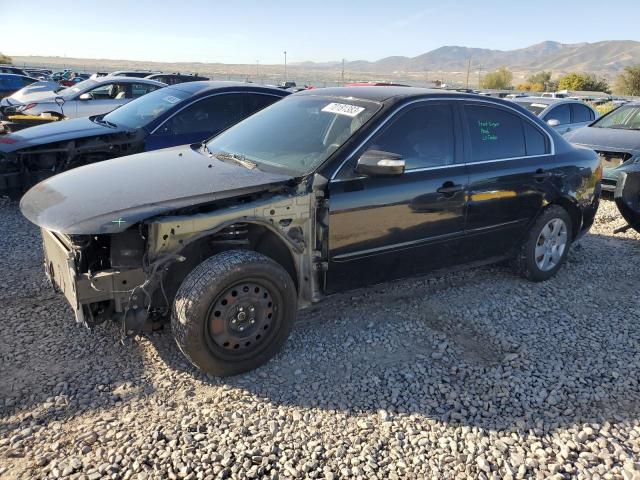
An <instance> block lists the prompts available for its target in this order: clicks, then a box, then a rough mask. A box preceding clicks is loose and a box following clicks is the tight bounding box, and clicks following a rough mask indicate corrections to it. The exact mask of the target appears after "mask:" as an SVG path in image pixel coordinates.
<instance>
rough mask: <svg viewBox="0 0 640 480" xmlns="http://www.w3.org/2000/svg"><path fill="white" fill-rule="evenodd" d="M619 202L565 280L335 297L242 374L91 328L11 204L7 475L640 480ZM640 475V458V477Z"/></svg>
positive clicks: (158, 344) (4, 214) (0, 288)
mask: <svg viewBox="0 0 640 480" xmlns="http://www.w3.org/2000/svg"><path fill="white" fill-rule="evenodd" d="M622 224H623V222H622V219H621V218H620V217H619V216H618V214H617V211H616V209H615V206H614V205H613V204H612V203H610V202H604V203H603V205H602V207H601V209H600V213H599V215H598V218H597V224H596V226H595V227H594V229H593V231H592V234H591V235H589V236H588V237H587V238H585V239H584V240H583V241H582V242H581V245H580V246H579V248H575V249H574V250H573V251H572V253H571V255H570V258H569V262H568V264H567V265H566V267H565V268H564V269H563V270H561V272H560V274H559V275H558V276H557V277H556V278H554V279H552V280H551V281H549V282H546V283H542V284H532V283H528V282H526V281H523V280H521V279H520V278H517V277H515V276H514V275H513V274H512V273H511V272H510V270H509V269H507V268H505V267H503V266H494V267H488V268H478V269H473V270H469V271H465V272H461V273H453V274H449V275H445V276H439V277H434V278H418V279H411V280H407V281H401V282H396V283H393V284H390V285H385V286H376V287H371V288H367V289H363V290H358V291H356V292H352V293H349V294H345V295H338V296H335V297H332V298H330V299H328V300H327V301H325V302H324V303H322V304H319V305H316V306H314V307H313V308H310V309H308V310H305V311H304V312H302V313H301V315H300V317H299V321H298V323H297V326H296V328H295V330H294V332H293V334H292V337H291V339H290V340H289V342H288V343H287V345H286V347H285V350H284V351H283V352H282V353H281V354H280V355H278V356H277V357H276V358H275V359H274V360H272V361H271V362H270V363H269V364H268V365H266V366H264V367H262V368H260V369H258V370H257V371H254V372H251V373H249V374H245V375H242V376H239V377H234V378H232V379H226V380H221V379H217V378H213V377H208V376H206V375H203V374H201V373H200V372H198V371H197V370H195V369H194V368H192V367H190V366H189V365H188V364H187V363H186V361H185V360H184V359H183V358H182V356H181V355H180V353H179V351H178V349H177V347H176V346H175V344H174V342H173V340H172V338H171V335H170V332H169V331H168V330H166V331H163V332H159V333H154V334H152V335H149V336H145V337H139V338H128V339H125V340H124V342H121V341H120V331H119V329H118V328H117V326H116V325H113V324H105V325H102V326H100V327H99V328H97V329H96V331H95V332H93V333H91V332H89V331H86V330H84V329H81V328H78V327H76V325H75V324H74V323H73V318H72V314H71V311H70V309H69V308H68V307H67V305H66V304H65V302H64V301H63V299H62V298H60V297H59V296H58V295H55V294H54V293H53V292H52V291H51V290H50V289H49V288H48V287H47V285H46V283H45V280H44V277H43V274H42V272H41V266H40V262H41V252H40V243H39V236H38V234H37V230H36V228H35V227H33V226H32V225H30V224H29V223H28V222H26V221H25V220H24V219H23V218H22V217H21V216H20V214H19V212H18V210H17V208H16V205H15V204H9V203H6V202H5V203H2V202H0V225H1V228H0V231H1V232H2V234H1V235H0V320H1V321H2V333H1V334H0V477H1V478H44V477H47V478H59V477H60V478H62V477H70V478H89V479H97V478H103V477H104V478H113V479H116V478H125V479H128V478H133V479H145V478H167V477H168V478H186V479H194V478H197V479H202V478H228V477H230V478H238V479H241V478H327V479H330V478H335V479H338V478H362V479H369V478H380V479H394V478H434V479H439V478H507V479H508V478H557V479H560V478H624V479H640V381H639V375H638V372H639V371H640V321H639V318H638V317H639V313H640V295H638V279H639V274H638V272H639V269H640V235H638V234H636V233H635V232H632V231H631V232H628V233H627V234H623V235H616V236H613V234H612V231H613V229H614V228H615V227H616V226H620V225H622ZM634 462H635V463H634Z"/></svg>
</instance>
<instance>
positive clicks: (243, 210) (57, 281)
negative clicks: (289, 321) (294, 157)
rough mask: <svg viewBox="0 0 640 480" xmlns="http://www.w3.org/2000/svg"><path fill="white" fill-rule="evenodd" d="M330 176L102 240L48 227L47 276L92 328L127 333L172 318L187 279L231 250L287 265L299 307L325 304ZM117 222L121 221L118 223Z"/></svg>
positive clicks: (169, 216) (181, 213) (173, 215)
mask: <svg viewBox="0 0 640 480" xmlns="http://www.w3.org/2000/svg"><path fill="white" fill-rule="evenodd" d="M325 184H326V179H324V178H323V177H317V178H316V182H315V185H314V187H313V188H311V189H307V188H306V187H305V186H303V185H300V186H298V191H297V192H296V191H290V190H289V191H287V190H288V189H284V190H282V189H275V191H271V192H256V193H254V194H248V195H245V196H242V197H235V198H231V199H227V200H224V201H221V202H217V203H216V204H214V205H211V204H210V205H207V206H206V207H197V206H194V207H189V208H186V209H179V210H177V211H174V212H168V213H166V214H163V215H160V216H157V217H153V218H150V219H147V220H143V221H141V222H139V223H137V224H135V225H132V226H131V227H130V228H128V229H126V230H124V231H120V232H116V233H104V234H96V235H68V234H60V233H55V232H53V231H50V230H48V229H45V228H43V229H42V236H43V242H44V257H45V271H46V273H47V276H48V277H49V279H50V281H51V283H52V284H53V286H54V288H55V289H56V290H58V291H60V292H61V293H63V294H64V295H65V297H66V299H67V301H68V302H69V303H70V305H71V306H72V308H73V310H74V313H75V317H76V321H77V322H78V323H81V324H83V325H85V326H87V327H89V328H92V327H93V326H95V325H97V324H99V323H101V322H103V321H105V320H107V319H113V320H116V321H118V322H122V323H123V330H124V331H150V330H152V329H153V327H154V326H155V325H156V324H158V323H160V322H163V321H165V320H166V318H167V317H168V314H169V313H170V310H171V305H172V302H173V297H174V295H175V292H176V291H177V289H178V288H179V286H180V284H181V282H182V280H183V279H184V277H185V276H186V275H187V274H188V273H189V272H190V271H191V270H192V269H193V268H195V267H196V266H197V265H198V264H199V263H201V262H202V261H204V260H205V259H206V258H208V257H210V256H212V255H215V254H217V253H221V252H223V251H225V250H229V249H250V250H256V251H259V252H261V253H263V254H265V255H267V256H269V257H271V258H273V259H274V260H275V261H277V262H278V263H280V264H281V265H283V266H284V267H285V268H286V269H287V270H288V271H289V273H290V275H291V277H292V278H294V279H295V281H296V283H297V286H298V289H297V290H298V304H299V306H300V307H304V306H306V305H309V304H310V303H312V302H316V301H318V300H320V299H321V297H322V296H323V291H324V267H325V264H324V263H323V262H322V258H323V257H324V256H325V255H326V252H323V245H325V244H326V227H327V225H326V218H325V217H326V214H325V213H326V212H325V210H326V206H325V201H324V194H323V188H324V185H325ZM116 221H117V220H116Z"/></svg>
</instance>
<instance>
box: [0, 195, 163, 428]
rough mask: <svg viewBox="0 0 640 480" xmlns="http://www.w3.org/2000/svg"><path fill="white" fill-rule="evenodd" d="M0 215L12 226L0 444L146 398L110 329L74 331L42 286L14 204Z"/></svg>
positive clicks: (36, 249)
mask: <svg viewBox="0 0 640 480" xmlns="http://www.w3.org/2000/svg"><path fill="white" fill-rule="evenodd" d="M0 214H1V215H2V221H3V222H4V223H6V224H7V225H11V226H12V228H10V229H6V230H4V229H3V233H2V235H0V322H1V330H0V332H1V333H0V438H3V437H7V438H8V437H9V436H11V433H12V432H13V431H14V430H15V429H17V428H20V426H19V422H20V421H22V420H26V421H30V420H33V421H35V422H36V423H38V424H41V425H48V424H49V423H50V422H52V421H55V420H64V419H68V418H71V417H73V416H76V415H78V414H80V413H82V412H84V411H88V410H99V409H103V408H110V407H113V406H117V405H121V403H118V402H126V401H128V400H129V399H131V398H133V397H135V396H143V395H147V394H149V393H150V392H151V391H153V383H152V382H148V381H147V379H146V376H147V374H148V372H147V370H146V368H145V364H144V361H143V356H142V352H141V351H140V348H139V345H137V344H136V343H135V342H132V341H126V342H125V343H124V345H123V344H121V343H120V341H119V338H120V337H119V329H118V328H117V326H116V325H114V324H111V323H109V324H105V325H101V326H99V327H98V328H97V329H96V331H95V332H89V331H88V330H86V329H85V328H83V327H79V326H78V325H76V324H75V321H74V317H73V313H72V311H71V309H70V307H69V306H68V305H67V304H66V302H65V300H64V299H63V298H62V297H61V296H60V295H57V294H55V293H54V292H53V290H52V289H51V288H50V286H49V285H48V284H47V283H46V281H45V278H44V275H43V273H42V266H41V264H42V260H41V245H40V241H41V240H40V236H39V235H38V231H37V228H36V227H35V226H33V225H31V224H30V223H29V222H28V221H27V220H26V219H24V218H23V217H22V216H21V215H20V213H19V211H18V208H17V204H15V203H8V202H6V201H3V200H2V199H0ZM25 416H26V418H24V417H25ZM22 428H24V426H22Z"/></svg>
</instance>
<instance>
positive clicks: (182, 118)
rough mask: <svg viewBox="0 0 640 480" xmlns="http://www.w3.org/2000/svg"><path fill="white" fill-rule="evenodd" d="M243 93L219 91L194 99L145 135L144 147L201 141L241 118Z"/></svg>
mask: <svg viewBox="0 0 640 480" xmlns="http://www.w3.org/2000/svg"><path fill="white" fill-rule="evenodd" d="M243 97H244V95H243V94H242V93H223V94H217V95H211V96H209V97H205V98H202V99H200V100H196V101H195V102H193V103H191V104H190V105H188V106H186V107H184V108H183V109H182V110H178V111H177V112H176V113H175V114H173V115H172V116H171V117H170V118H168V119H167V120H166V121H165V122H164V123H163V124H161V125H160V126H159V127H157V128H156V129H155V130H154V131H153V132H152V133H151V135H150V136H149V137H147V140H146V142H145V150H147V151H149V150H157V149H159V148H165V147H172V146H175V145H185V144H189V143H197V142H202V141H203V140H205V139H207V138H209V137H211V136H213V135H215V134H217V133H218V132H221V131H222V130H224V129H225V128H227V127H229V126H231V125H233V124H234V123H236V122H238V121H239V120H240V119H242V118H243V116H244V110H243V109H244V98H243Z"/></svg>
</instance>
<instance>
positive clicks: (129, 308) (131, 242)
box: [42, 226, 173, 330]
mask: <svg viewBox="0 0 640 480" xmlns="http://www.w3.org/2000/svg"><path fill="white" fill-rule="evenodd" d="M42 238H43V246H44V262H45V265H44V267H45V272H46V274H47V277H48V279H49V280H50V282H51V284H52V285H53V287H54V289H55V290H57V291H59V292H61V293H62V294H64V296H65V297H66V299H67V301H68V302H69V304H70V305H71V307H72V308H73V310H74V313H75V317H76V321H77V322H78V323H80V324H83V325H85V326H87V327H89V328H91V327H93V326H95V325H97V324H99V323H101V322H103V321H104V320H106V319H109V318H115V319H120V320H122V321H123V322H124V324H125V326H126V328H127V329H133V330H144V329H148V328H149V327H148V325H146V321H147V319H149V318H150V316H151V314H152V313H153V314H157V315H162V314H164V313H166V312H165V311H152V308H153V304H154V301H153V298H152V294H151V293H150V292H155V291H156V290H157V287H158V283H159V282H160V281H161V276H160V275H159V273H158V270H159V268H160V267H161V266H162V263H156V264H155V265H154V266H153V268H149V266H148V265H145V264H144V260H145V242H146V238H145V232H144V228H143V227H142V226H141V227H140V228H137V229H136V228H134V229H131V230H126V231H124V232H120V233H116V234H111V235H64V234H59V233H55V232H51V231H49V230H46V229H42ZM170 260H173V259H172V258H166V261H165V262H164V263H168V262H169V261H170Z"/></svg>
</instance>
